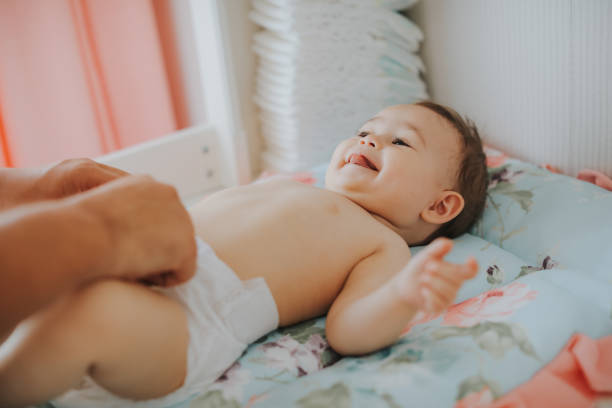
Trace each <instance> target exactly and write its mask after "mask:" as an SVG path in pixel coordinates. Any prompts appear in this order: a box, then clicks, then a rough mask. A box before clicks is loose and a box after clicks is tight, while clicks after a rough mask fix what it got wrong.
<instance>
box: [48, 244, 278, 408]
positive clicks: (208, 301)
mask: <svg viewBox="0 0 612 408" xmlns="http://www.w3.org/2000/svg"><path fill="white" fill-rule="evenodd" d="M196 242H197V245H198V258H197V263H198V265H197V270H196V273H195V276H194V277H193V278H192V279H191V280H190V281H189V282H187V283H185V284H183V285H179V286H176V287H174V288H170V289H159V291H160V292H161V293H164V294H166V295H167V296H169V297H171V298H173V299H176V300H177V301H179V302H180V303H181V304H182V305H183V306H184V307H185V310H186V312H187V316H188V324H189V336H190V340H189V350H188V352H187V353H188V355H187V357H188V360H187V376H186V378H185V381H184V383H183V385H182V386H181V388H179V389H178V390H176V391H174V392H172V393H170V394H168V395H166V396H164V397H162V398H157V399H151V400H146V401H130V400H126V399H123V398H119V397H117V396H115V395H113V394H111V393H110V392H108V391H106V390H105V389H103V388H101V387H100V386H98V385H97V384H96V383H95V382H94V381H93V380H91V378H89V377H86V378H85V381H84V382H83V385H82V386H81V387H79V388H78V389H74V390H70V391H68V392H67V393H65V394H63V395H62V396H60V397H59V398H57V399H55V400H53V401H52V402H53V404H54V405H55V406H56V407H58V408H64V407H65V408H72V407H74V408H77V407H78V408H82V407H87V408H98V407H100V408H102V407H103V408H111V407H113V408H114V407H117V408H118V407H143V408H144V407H147V408H157V407H160V408H161V407H167V406H170V405H174V404H177V403H179V402H182V401H185V400H187V399H188V398H189V397H191V396H192V395H194V394H197V393H199V392H202V391H203V390H204V389H205V388H206V386H208V385H210V384H211V383H212V382H214V381H215V380H216V379H217V378H218V377H219V376H220V375H221V374H223V372H224V371H225V370H226V369H227V368H229V367H230V366H231V365H232V363H233V362H234V361H235V360H236V359H237V358H239V357H240V355H241V354H242V353H243V351H244V350H245V349H246V347H247V346H248V344H249V343H252V342H253V341H255V340H257V339H258V338H260V337H261V336H263V335H264V334H266V333H268V332H270V331H272V330H274V329H276V328H277V327H278V309H277V308H276V303H275V302H274V298H273V297H272V294H271V293H270V289H269V288H268V285H267V284H266V282H265V281H264V279H263V278H255V279H251V280H248V281H241V280H240V279H239V278H238V277H237V276H236V274H235V273H234V271H232V269H231V268H230V267H229V266H227V265H226V264H225V263H224V262H223V261H221V260H220V259H219V258H218V257H217V255H216V254H215V252H214V251H213V249H212V248H211V247H210V246H209V245H208V244H206V243H205V242H204V241H202V240H201V239H199V238H197V237H196Z"/></svg>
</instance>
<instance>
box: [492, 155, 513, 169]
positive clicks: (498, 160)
mask: <svg viewBox="0 0 612 408" xmlns="http://www.w3.org/2000/svg"><path fill="white" fill-rule="evenodd" d="M507 158H508V156H506V155H505V154H503V153H502V154H500V155H497V156H487V167H491V168H495V167H499V166H501V165H503V164H504V163H505V162H506V159H507Z"/></svg>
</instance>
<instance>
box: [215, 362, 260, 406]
mask: <svg viewBox="0 0 612 408" xmlns="http://www.w3.org/2000/svg"><path fill="white" fill-rule="evenodd" d="M250 381H251V374H250V373H249V371H247V370H245V369H244V368H242V366H241V365H240V363H239V362H237V361H236V362H235V363H234V364H232V365H231V367H230V368H228V369H227V370H225V372H224V373H223V374H222V375H221V377H219V378H218V379H217V380H216V381H215V382H214V383H212V384H211V386H210V387H209V388H208V389H207V391H213V390H220V391H221V392H222V393H223V398H225V399H226V400H228V401H231V400H232V399H234V400H236V401H238V402H242V397H243V395H242V391H243V388H244V386H245V385H247V384H248V383H249V382H250Z"/></svg>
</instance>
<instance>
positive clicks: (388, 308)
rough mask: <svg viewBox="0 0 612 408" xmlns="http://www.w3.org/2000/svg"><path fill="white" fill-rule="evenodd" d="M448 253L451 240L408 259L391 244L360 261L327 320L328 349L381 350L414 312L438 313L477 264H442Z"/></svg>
mask: <svg viewBox="0 0 612 408" xmlns="http://www.w3.org/2000/svg"><path fill="white" fill-rule="evenodd" d="M451 248H452V241H451V240H448V239H437V240H435V241H434V242H432V243H431V244H430V245H429V246H427V248H425V249H423V250H422V251H421V252H420V253H419V254H417V255H416V256H415V257H414V258H413V259H410V255H409V252H408V250H407V248H406V246H405V245H404V246H403V248H402V247H401V246H400V245H393V244H392V245H387V246H384V247H382V248H381V249H380V250H379V251H376V252H374V253H373V254H372V255H370V256H368V257H366V258H364V259H363V260H362V261H361V262H359V264H357V266H355V268H354V269H353V271H352V272H351V274H350V276H349V278H348V279H347V282H346V284H345V286H344V288H343V289H342V291H341V292H340V294H339V295H338V297H337V298H336V300H335V301H334V303H333V304H332V306H331V308H330V310H329V313H328V316H327V323H326V334H327V339H328V341H329V343H330V345H331V346H332V348H334V349H335V350H336V351H337V352H339V353H341V354H353V355H354V354H365V353H369V352H371V351H374V350H377V349H380V348H382V347H386V346H388V345H390V344H393V343H394V342H395V341H397V338H398V336H399V335H400V333H401V331H402V330H403V329H404V328H405V327H406V325H407V324H408V322H410V320H411V319H412V318H413V317H414V315H415V313H416V312H417V311H418V310H423V311H425V312H439V311H441V310H443V309H444V308H446V307H447V306H449V305H450V304H452V302H453V300H454V299H455V296H456V294H457V291H458V290H459V288H460V287H461V285H462V283H463V281H465V280H466V279H471V278H473V277H474V276H476V274H477V272H478V265H477V263H476V260H475V259H473V258H471V259H469V260H468V261H467V262H466V263H465V264H463V265H457V264H453V263H449V262H445V261H444V260H443V258H444V256H445V255H446V254H447V253H448V252H449V251H450V250H451Z"/></svg>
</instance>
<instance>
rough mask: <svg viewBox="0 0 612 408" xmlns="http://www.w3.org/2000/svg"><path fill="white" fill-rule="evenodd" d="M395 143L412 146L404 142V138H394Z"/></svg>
mask: <svg viewBox="0 0 612 408" xmlns="http://www.w3.org/2000/svg"><path fill="white" fill-rule="evenodd" d="M393 144H399V145H404V146H408V147H412V146H410V145H409V144H408V143H406V142H404V141H403V140H402V139H398V138H395V139H393Z"/></svg>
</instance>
